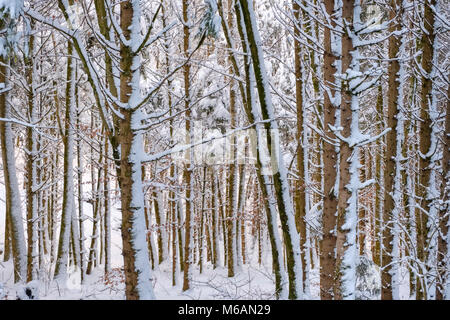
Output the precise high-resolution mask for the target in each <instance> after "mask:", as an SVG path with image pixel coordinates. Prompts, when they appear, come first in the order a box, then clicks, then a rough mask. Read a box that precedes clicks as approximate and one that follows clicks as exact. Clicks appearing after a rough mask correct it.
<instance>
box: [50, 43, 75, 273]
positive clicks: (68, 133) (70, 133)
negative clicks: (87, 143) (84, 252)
mask: <svg viewBox="0 0 450 320" xmlns="http://www.w3.org/2000/svg"><path fill="white" fill-rule="evenodd" d="M73 53H74V52H73V44H72V42H71V41H69V42H68V48H67V54H68V55H67V78H66V79H67V85H66V100H65V104H66V116H65V121H64V123H65V126H64V136H63V143H64V182H63V183H64V187H63V189H64V190H63V205H62V215H61V228H60V233H59V243H58V255H57V258H56V267H55V278H60V279H61V280H64V278H65V277H66V275H67V267H68V260H69V250H70V237H71V228H72V215H73V211H74V209H75V208H74V204H75V200H74V185H73V160H74V154H73V147H74V130H73V126H74V124H75V121H74V120H75V119H74V116H75V114H74V111H75V110H74V107H75V104H74V103H75V101H74V98H75V59H74V58H73Z"/></svg>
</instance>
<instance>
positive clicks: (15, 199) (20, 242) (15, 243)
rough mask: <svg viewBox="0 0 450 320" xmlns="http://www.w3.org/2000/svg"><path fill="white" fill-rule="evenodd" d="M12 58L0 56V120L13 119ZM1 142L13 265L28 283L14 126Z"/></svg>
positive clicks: (1, 127)
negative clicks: (10, 62)
mask: <svg viewBox="0 0 450 320" xmlns="http://www.w3.org/2000/svg"><path fill="white" fill-rule="evenodd" d="M3 24H4V21H2V20H0V29H2V28H3V27H4V25H3ZM8 68H9V58H8V57H5V56H3V55H1V54H0V83H1V84H3V88H2V90H1V91H0V92H1V93H0V117H1V118H3V119H10V118H11V116H12V115H11V106H10V105H9V103H8V101H7V96H8V93H7V91H8V90H9V87H8V77H9V69H8ZM0 139H1V141H0V142H1V149H2V164H3V177H4V180H5V194H6V197H5V198H6V199H5V200H6V215H7V216H8V220H9V234H10V236H11V247H12V255H13V263H14V282H19V281H25V280H26V274H27V261H26V259H27V252H26V244H25V235H24V230H23V224H22V209H21V200H20V192H19V185H18V182H17V175H16V164H15V162H16V161H15V151H14V136H13V130H12V123H11V122H9V121H0Z"/></svg>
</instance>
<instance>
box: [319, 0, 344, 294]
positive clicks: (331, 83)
mask: <svg viewBox="0 0 450 320" xmlns="http://www.w3.org/2000/svg"><path fill="white" fill-rule="evenodd" d="M335 6H336V4H335V1H326V2H325V8H326V11H327V14H328V16H329V17H332V16H334V13H335V12H336V11H335ZM336 28H337V23H336V20H335V19H333V18H331V19H330V26H328V27H325V29H324V48H325V51H324V58H323V59H324V67H323V69H324V71H323V72H324V82H325V85H326V86H327V89H326V90H325V94H324V107H323V109H324V133H325V137H324V144H323V176H324V181H323V214H322V221H323V222H322V224H323V226H322V228H323V235H322V239H321V241H320V244H319V245H320V298H321V299H322V300H332V299H333V298H334V291H335V271H336V225H337V220H336V213H337V204H338V186H337V177H338V172H339V166H338V163H339V162H338V160H339V154H338V152H339V149H338V147H337V146H336V142H335V141H336V136H335V134H334V132H333V130H331V128H330V126H337V125H338V123H337V115H338V114H337V111H338V105H339V103H340V101H339V100H340V95H339V91H338V90H336V89H337V88H338V81H337V79H336V78H335V74H336V73H337V72H338V70H337V68H336V65H337V62H338V55H339V53H340V48H338V45H337V44H336V37H338V34H337V33H335V32H333V30H335V29H336Z"/></svg>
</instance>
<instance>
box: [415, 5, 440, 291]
mask: <svg viewBox="0 0 450 320" xmlns="http://www.w3.org/2000/svg"><path fill="white" fill-rule="evenodd" d="M435 7H436V0H427V1H425V4H424V22H423V25H424V30H423V34H422V38H421V47H422V66H421V67H422V71H421V73H422V90H421V93H420V136H419V141H420V144H419V185H418V194H417V198H418V201H419V203H418V205H419V207H418V208H417V209H416V217H417V219H416V226H417V255H418V259H419V261H420V262H421V264H422V265H423V267H422V270H421V273H422V274H421V281H418V282H417V287H416V292H417V293H416V299H418V300H421V299H427V295H428V294H429V292H428V291H427V289H428V288H427V286H428V284H429V283H428V282H429V279H428V277H429V276H430V275H429V274H428V273H429V271H430V268H431V266H430V265H429V263H428V257H429V253H430V251H431V250H432V248H431V247H429V245H430V244H431V243H430V242H429V241H428V240H429V239H428V236H429V232H430V226H429V224H428V221H429V219H430V218H431V221H432V220H433V219H434V214H433V212H434V211H435V210H434V209H435V208H434V204H433V197H434V196H433V193H434V191H435V190H431V188H432V185H435V182H434V181H432V180H431V179H433V178H434V174H432V170H433V168H432V165H433V162H434V153H435V150H434V148H436V146H435V145H434V144H433V145H432V139H433V135H434V134H435V132H434V128H433V126H434V119H433V118H432V117H433V115H432V113H433V112H435V110H433V109H434V108H435V106H434V105H433V104H434V100H435V98H434V96H433V90H432V86H433V78H432V77H433V75H432V70H433V61H434V60H433V59H434V50H435V30H434V26H435V17H434V13H433V10H434V9H433V8H435ZM432 294H434V292H433V293H432Z"/></svg>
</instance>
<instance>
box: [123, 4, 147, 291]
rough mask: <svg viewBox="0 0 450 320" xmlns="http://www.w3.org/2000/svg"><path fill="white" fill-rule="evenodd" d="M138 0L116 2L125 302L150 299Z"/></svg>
mask: <svg viewBox="0 0 450 320" xmlns="http://www.w3.org/2000/svg"><path fill="white" fill-rule="evenodd" d="M139 19H140V4H139V0H129V1H122V2H121V3H120V27H121V29H122V32H123V36H124V37H125V39H127V40H128V42H126V43H124V42H123V41H122V42H121V45H120V70H121V71H122V72H121V74H120V101H121V103H122V104H123V105H124V107H122V108H121V110H120V111H121V113H122V115H123V118H122V119H120V123H119V127H120V128H119V142H120V146H121V152H120V189H121V208H122V226H121V229H122V246H123V247H122V252H123V257H124V269H125V295H126V298H127V299H128V300H136V299H154V298H155V296H154V293H153V287H152V284H151V280H152V274H151V270H150V266H149V256H148V249H147V241H146V227H145V216H144V214H145V213H144V205H145V204H144V190H143V185H142V169H141V168H142V162H141V161H142V160H141V157H140V155H141V154H142V152H143V150H144V145H143V137H142V133H141V132H140V131H139V126H140V122H141V120H142V118H143V114H142V110H140V109H139V108H138V106H137V105H136V104H137V103H138V102H139V100H140V99H139V98H140V73H141V69H140V65H141V60H140V57H139V52H136V51H135V50H136V44H139V43H140V42H141V41H142V39H141V38H142V37H141V35H140V25H139V23H137V21H139Z"/></svg>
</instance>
